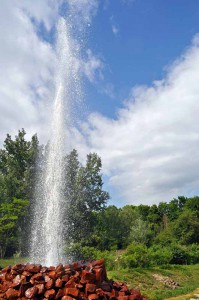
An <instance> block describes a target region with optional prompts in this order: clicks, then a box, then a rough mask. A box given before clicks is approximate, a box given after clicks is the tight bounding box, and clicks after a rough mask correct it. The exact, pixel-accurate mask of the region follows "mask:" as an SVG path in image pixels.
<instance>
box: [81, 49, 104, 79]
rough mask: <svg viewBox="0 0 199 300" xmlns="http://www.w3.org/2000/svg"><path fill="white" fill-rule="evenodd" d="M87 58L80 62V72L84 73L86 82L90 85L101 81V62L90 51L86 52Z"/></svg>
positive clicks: (102, 65)
mask: <svg viewBox="0 0 199 300" xmlns="http://www.w3.org/2000/svg"><path fill="white" fill-rule="evenodd" d="M86 53H87V57H86V59H85V60H82V61H81V62H80V64H81V70H82V71H83V72H84V74H85V75H86V77H87V78H88V80H89V81H90V82H92V83H94V82H96V81H98V80H103V78H104V76H103V69H104V63H103V61H102V60H101V59H100V58H99V57H97V56H96V55H94V54H93V53H92V51H91V50H90V49H88V50H87V51H86Z"/></svg>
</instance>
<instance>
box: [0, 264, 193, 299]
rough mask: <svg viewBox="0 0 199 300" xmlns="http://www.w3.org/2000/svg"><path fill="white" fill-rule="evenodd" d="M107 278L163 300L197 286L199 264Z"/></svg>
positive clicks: (119, 273)
mask: <svg viewBox="0 0 199 300" xmlns="http://www.w3.org/2000/svg"><path fill="white" fill-rule="evenodd" d="M26 262H28V258H10V259H0V266H1V267H6V266H8V265H14V264H16V263H26ZM154 273H156V274H161V275H163V276H169V277H170V278H172V279H174V280H175V281H177V282H178V283H179V284H180V286H179V287H178V288H177V289H175V290H173V289H171V288H169V287H166V286H164V284H163V283H161V282H159V281H157V280H156V279H155V278H154V277H153V276H152V275H153V274H154ZM108 278H109V279H114V280H116V281H123V282H126V283H127V284H128V286H129V287H130V288H135V289H139V290H140V291H141V293H142V294H145V295H147V296H148V297H149V299H150V300H164V299H167V298H171V297H175V296H179V295H184V294H188V293H190V292H192V291H194V290H196V289H197V288H199V264H197V265H190V266H186V265H183V266H180V265H175V266H174V265H168V266H161V267H154V268H147V269H143V268H142V269H141V268H136V269H132V270H115V271H108ZM188 296H190V295H188ZM188 296H187V297H188ZM189 298H190V297H189ZM189 298H186V297H185V296H183V297H178V298H176V300H184V299H189Z"/></svg>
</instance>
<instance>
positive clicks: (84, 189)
mask: <svg viewBox="0 0 199 300" xmlns="http://www.w3.org/2000/svg"><path fill="white" fill-rule="evenodd" d="M101 168H102V164H101V159H100V157H99V156H98V155H97V154H96V153H90V154H88V155H87V161H86V164H85V166H82V165H81V164H80V163H79V160H78V154H77V151H76V150H73V151H72V152H71V153H70V154H69V155H68V156H67V157H66V164H65V174H66V177H65V178H66V180H65V187H64V195H65V197H66V214H65V215H66V228H67V230H66V233H65V234H66V240H67V241H68V242H69V243H71V242H74V241H75V240H78V241H79V242H80V241H81V242H82V243H83V244H86V243H88V241H89V239H90V238H91V235H92V233H93V232H94V224H95V218H96V215H95V213H96V212H99V211H101V210H102V209H103V208H104V207H105V205H106V202H107V200H108V199H109V194H108V193H107V192H105V191H104V190H103V182H102V174H101Z"/></svg>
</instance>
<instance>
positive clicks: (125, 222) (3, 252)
mask: <svg viewBox="0 0 199 300" xmlns="http://www.w3.org/2000/svg"><path fill="white" fill-rule="evenodd" d="M47 152H48V145H47V146H45V147H44V146H43V145H40V144H39V141H38V138H37V135H34V136H32V138H31V139H30V140H27V139H26V132H25V130H24V129H22V130H20V131H19V132H18V135H16V136H15V138H14V139H12V137H11V136H10V135H7V137H6V139H5V142H4V145H3V148H2V149H1V150H0V257H4V256H12V255H13V254H15V253H21V254H22V255H27V247H26V246H27V245H26V244H27V240H28V239H27V237H28V235H29V234H30V227H29V226H30V219H31V214H32V212H31V211H32V207H33V206H34V201H35V199H34V198H35V197H34V187H35V186H36V185H37V180H38V178H39V175H40V174H41V172H42V171H43V169H44V168H45V161H46V157H47ZM101 169H102V162H101V159H100V157H99V156H98V155H97V154H96V153H89V154H88V155H87V158H86V162H85V164H84V165H83V164H81V163H80V161H79V158H78V153H77V151H76V150H75V149H73V150H72V151H71V152H70V153H69V154H68V155H66V156H65V158H64V174H65V180H64V185H63V197H64V203H65V204H64V207H63V210H64V229H65V230H64V241H65V253H66V256H67V257H68V258H70V257H71V259H87V258H89V256H93V257H97V256H100V255H104V256H106V255H107V253H113V252H114V251H115V253H116V252H118V251H120V250H122V251H123V249H126V251H124V255H123V256H122V258H121V260H122V262H123V266H125V265H126V266H128V267H129V266H136V262H139V263H140V261H142V260H143V258H144V257H145V258H146V259H145V264H146V261H148V260H149V257H150V260H154V261H156V262H157V263H158V261H159V263H186V262H189V260H190V262H197V259H195V260H194V257H199V247H198V243H199V197H198V196H195V197H192V198H187V197H184V196H179V197H178V198H176V199H173V200H171V201H170V202H169V203H167V202H160V203H159V204H158V205H142V204H141V205H138V206H134V205H126V206H124V207H122V208H117V207H116V206H113V205H111V206H108V205H107V204H108V200H109V198H110V196H109V194H108V192H106V191H104V189H103V180H102V173H101ZM160 200H161V199H160ZM132 202H133V201H132ZM190 247H191V248H190ZM106 251H108V252H106ZM194 251H195V252H194ZM136 253H137V254H136ZM190 253H193V255H192V256H193V257H192V258H188V257H190ZM149 254H150V255H149ZM136 255H137V256H136ZM194 255H195V256H194ZM114 259H115V257H114ZM143 264H144V263H143Z"/></svg>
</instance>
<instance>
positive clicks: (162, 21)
mask: <svg viewBox="0 0 199 300" xmlns="http://www.w3.org/2000/svg"><path fill="white" fill-rule="evenodd" d="M69 15H71V16H72V17H71V18H72V19H73V20H72V25H73V37H72V36H71V37H70V41H71V42H72V41H73V42H74V40H75V43H76V44H75V45H76V46H77V48H78V47H80V50H79V51H77V52H78V57H75V60H74V62H75V64H74V66H72V68H73V67H74V68H78V71H79V76H80V77H81V78H82V87H83V94H84V97H83V96H82V94H81V93H79V95H80V98H81V97H82V98H84V101H83V104H82V103H81V105H76V108H77V110H76V112H75V113H74V114H76V119H78V120H79V123H78V127H77V128H76V127H74V126H73V127H72V128H70V134H71V138H70V139H69V142H68V144H70V147H75V148H77V150H78V152H79V157H80V160H81V161H82V162H83V161H84V160H85V156H86V154H87V153H89V152H93V151H95V152H97V153H98V154H99V155H100V156H101V158H102V163H103V169H102V172H103V174H104V181H105V187H106V189H108V191H109V192H110V194H111V196H112V199H111V202H110V203H114V204H116V205H118V206H121V205H124V204H129V203H130V204H139V203H143V204H152V203H158V202H160V201H169V200H171V199H172V198H173V197H177V196H178V195H185V196H193V195H197V194H198V193H199V188H198V187H199V168H198V165H199V150H198V149H199V122H198V115H199V84H198V82H199V3H198V1H196V0H195V1H194V0H189V1H187V0H186V1H185V0H167V1H165V0H150V1H149V0H59V1H57V0H34V1H29V0H21V1H18V0H5V1H2V3H1V11H0V38H1V44H0V65H1V75H0V143H1V145H2V143H3V140H4V139H5V135H6V133H8V132H9V133H10V134H12V135H15V134H16V133H17V130H18V129H20V128H22V127H24V128H25V129H26V131H27V135H28V137H30V136H31V135H32V134H34V133H35V132H37V133H38V136H39V139H40V141H41V142H42V143H45V142H46V141H47V140H48V138H49V136H50V131H49V128H50V122H51V113H52V103H53V99H54V95H55V74H56V69H57V64H56V62H57V61H56V59H57V56H56V50H55V49H56V47H55V42H56V26H57V23H58V22H59V19H60V17H61V16H64V17H65V18H66V20H68V18H69ZM67 22H69V21H67ZM69 23H70V22H69ZM81 32H82V33H81ZM76 39H77V40H76ZM73 47H74V46H73ZM74 56H75V55H74ZM67 67H68V64H67V61H66V68H67ZM78 107H80V109H78ZM66 131H67V129H66Z"/></svg>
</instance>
